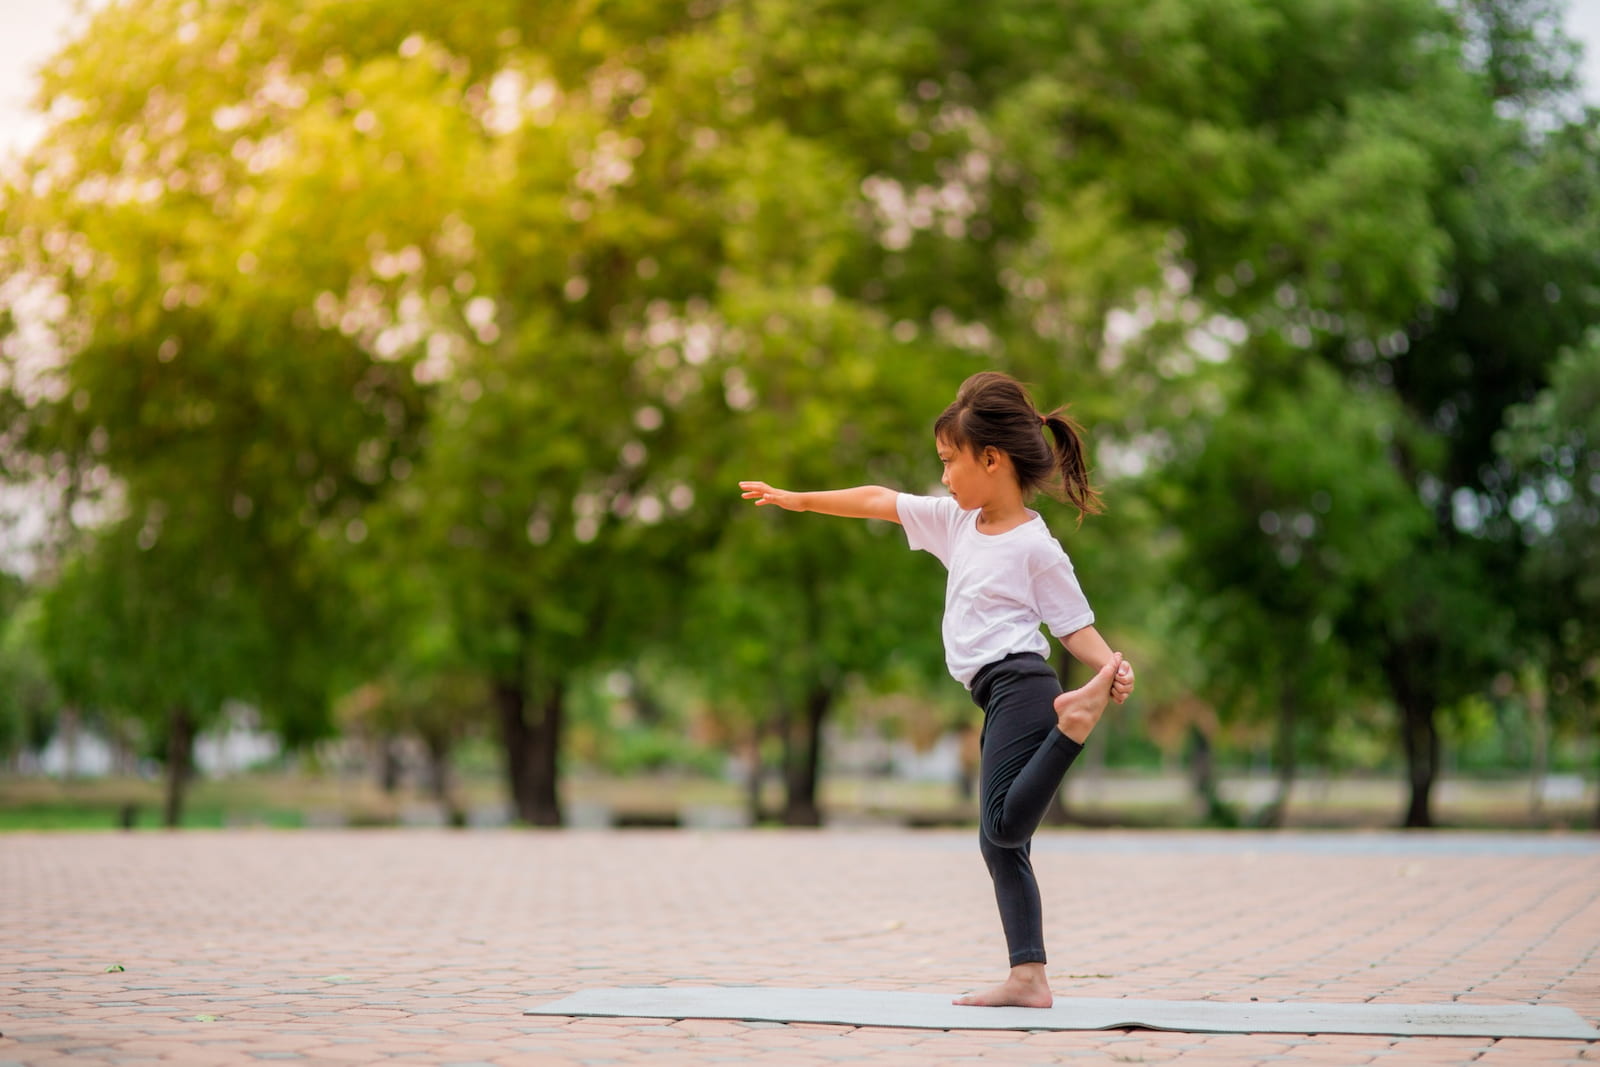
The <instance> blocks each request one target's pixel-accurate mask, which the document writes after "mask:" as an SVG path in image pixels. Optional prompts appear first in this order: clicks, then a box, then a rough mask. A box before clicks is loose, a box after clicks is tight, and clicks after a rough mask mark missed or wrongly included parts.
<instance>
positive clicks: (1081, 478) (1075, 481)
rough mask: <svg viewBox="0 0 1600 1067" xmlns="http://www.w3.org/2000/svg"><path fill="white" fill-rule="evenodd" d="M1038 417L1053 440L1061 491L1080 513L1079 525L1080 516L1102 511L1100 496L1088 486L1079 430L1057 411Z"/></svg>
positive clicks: (1081, 430) (1079, 517)
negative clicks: (1052, 436)
mask: <svg viewBox="0 0 1600 1067" xmlns="http://www.w3.org/2000/svg"><path fill="white" fill-rule="evenodd" d="M1039 417H1040V418H1041V419H1042V420H1043V421H1044V425H1045V426H1046V427H1047V428H1048V429H1049V430H1050V433H1051V434H1052V435H1054V437H1055V439H1056V443H1055V450H1054V451H1055V460H1056V468H1057V470H1059V471H1060V472H1061V491H1062V493H1063V494H1064V495H1065V496H1066V498H1067V503H1069V504H1071V505H1072V506H1073V507H1075V508H1077V509H1078V511H1079V512H1080V514H1079V516H1078V521H1079V522H1082V521H1083V516H1084V515H1098V514H1100V512H1101V511H1102V510H1104V508H1103V507H1102V505H1101V503H1100V493H1099V492H1098V491H1097V490H1096V489H1095V487H1094V486H1093V485H1092V484H1090V482H1089V460H1088V457H1087V455H1086V454H1085V451H1084V447H1083V438H1084V433H1083V427H1082V426H1079V425H1078V423H1077V421H1076V420H1075V419H1073V418H1071V417H1070V416H1068V415H1067V414H1066V413H1065V412H1064V411H1063V410H1062V409H1060V408H1057V409H1056V410H1054V411H1052V412H1050V414H1048V415H1041V416H1039Z"/></svg>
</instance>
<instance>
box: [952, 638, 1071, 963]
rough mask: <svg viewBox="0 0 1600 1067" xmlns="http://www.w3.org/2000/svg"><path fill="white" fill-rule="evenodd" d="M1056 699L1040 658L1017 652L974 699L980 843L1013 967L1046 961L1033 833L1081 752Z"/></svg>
mask: <svg viewBox="0 0 1600 1067" xmlns="http://www.w3.org/2000/svg"><path fill="white" fill-rule="evenodd" d="M1060 693H1061V684H1060V682H1058V681H1057V680H1056V674H1055V671H1054V670H1052V669H1051V667H1050V664H1049V663H1047V662H1046V661H1045V659H1044V657H1043V656H1040V655H1038V654H1037V653H1033V652H1018V653H1015V654H1013V655H1010V656H1007V657H1005V658H1004V659H1001V660H997V661H995V662H994V663H991V664H989V665H988V666H987V667H984V668H983V669H982V670H980V671H979V672H978V674H977V676H976V677H975V678H973V680H972V699H973V702H974V703H976V704H977V705H978V707H980V708H982V709H983V733H982V734H981V735H980V737H979V741H978V746H979V749H980V751H981V752H982V769H981V776H982V786H981V788H980V790H979V794H978V803H979V806H980V807H981V808H982V830H981V832H980V833H979V834H978V845H979V848H980V849H981V850H982V852H983V861H984V863H986V864H987V865H988V867H989V877H991V878H993V879H994V897H995V902H996V903H997V904H999V905H1000V925H1001V926H1002V927H1003V928H1004V929H1005V932H1006V948H1007V949H1008V950H1009V951H1010V953H1011V965H1012V966H1013V967H1015V966H1017V965H1018V964H1020V963H1044V962H1045V955H1044V919H1043V915H1042V912H1041V910H1040V905H1039V883H1038V882H1037V881H1035V880H1034V877H1033V864H1032V862H1031V861H1030V860H1029V858H1028V856H1029V852H1030V842H1031V841H1032V840H1033V832H1034V831H1035V830H1037V829H1038V828H1039V823H1040V822H1041V821H1042V820H1043V819H1044V815H1045V811H1046V810H1048V808H1049V807H1050V801H1051V799H1052V798H1053V797H1054V796H1055V795H1056V790H1057V789H1059V788H1061V779H1062V776H1063V775H1065V774H1066V773H1067V768H1068V767H1070V766H1071V765H1072V761H1073V760H1074V759H1075V758H1076V757H1077V755H1078V753H1079V752H1081V751H1083V746H1082V745H1080V744H1078V742H1076V741H1074V740H1072V739H1071V738H1070V737H1068V736H1067V735H1066V734H1064V733H1062V732H1061V731H1060V730H1059V729H1058V728H1057V726H1056V711H1055V698H1056V697H1057V696H1059V695H1060Z"/></svg>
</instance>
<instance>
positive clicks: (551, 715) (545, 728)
mask: <svg viewBox="0 0 1600 1067" xmlns="http://www.w3.org/2000/svg"><path fill="white" fill-rule="evenodd" d="M566 696H567V691H566V687H565V686H564V685H560V684H556V685H552V686H551V687H550V691H549V692H547V693H546V694H545V696H544V699H543V700H542V701H540V702H539V705H538V707H539V716H538V719H537V720H536V721H535V722H533V723H532V724H530V731H529V732H530V738H529V740H530V748H529V751H528V763H529V765H530V769H531V771H532V772H533V773H532V775H531V781H530V782H529V783H528V785H529V794H530V801H531V804H532V810H533V818H532V819H530V820H529V821H530V822H532V823H533V825H535V826H560V825H561V794H560V790H559V789H558V788H557V787H558V786H559V784H560V781H561V725H562V718H563V716H564V715H565V714H566Z"/></svg>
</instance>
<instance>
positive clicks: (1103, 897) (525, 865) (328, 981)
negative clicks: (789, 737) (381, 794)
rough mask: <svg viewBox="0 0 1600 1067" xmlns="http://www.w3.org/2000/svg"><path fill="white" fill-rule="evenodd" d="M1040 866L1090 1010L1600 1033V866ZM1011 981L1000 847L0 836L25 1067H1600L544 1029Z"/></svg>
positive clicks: (2, 988) (937, 841)
mask: <svg viewBox="0 0 1600 1067" xmlns="http://www.w3.org/2000/svg"><path fill="white" fill-rule="evenodd" d="M1035 866H1036V867H1037V869H1038V870H1039V873H1040V878H1041V882H1042V884H1043V887H1044V892H1045V909H1046V912H1045V921H1046V932H1047V936H1048V938H1049V943H1050V946H1051V949H1052V964H1051V975H1052V981H1053V984H1054V987H1055V990H1056V993H1057V995H1058V996H1061V995H1071V994H1072V993H1075V992H1076V993H1079V994H1081V995H1085V996H1097V997H1105V996H1136V997H1168V998H1173V999H1201V998H1206V997H1214V998H1219V999H1240V1000H1243V999H1248V998H1249V997H1259V998H1260V999H1262V1000H1273V999H1286V1000H1292V999H1307V1000H1322V1001H1360V1000H1383V1001H1391V1002H1421V1001H1450V1000H1462V1001H1466V1002H1482V1003H1506V1002H1511V1003H1540V1004H1555V1005H1563V1006H1567V1007H1571V1008H1573V1009H1575V1010H1576V1011H1577V1012H1578V1014H1579V1015H1581V1016H1583V1017H1585V1018H1587V1019H1588V1020H1590V1021H1600V955H1597V949H1600V838H1596V837H1590V836H1567V837H1561V836H1490V835H1451V834H1440V835H1415V836H1407V835H1400V834H1354V835H1342V834H1330V835H1315V834H1287V835H1271V836H1267V835H1246V834H1240V835H1226V834H1122V833H1090V832H1061V833H1056V832H1046V833H1045V834H1042V835H1041V837H1040V838H1039V840H1038V842H1037V843H1036V852H1035ZM1004 962H1005V953H1004V943H1003V940H1002V939H1001V936H1000V930H999V921H998V919H997V917H996V914H995V910H994V905H993V900H992V897H991V895H990V889H989V885H988V879H987V875H986V874H985V872H984V870H983V865H982V862H981V860H980V859H979V857H978V852H977V846H976V841H975V839H974V838H973V836H972V834H970V833H944V832H925V833H910V832H889V831H845V830H827V831H819V832H799V831H796V832H779V831H771V832H766V831H754V832H751V831H726V832H658V831H655V832H653V831H643V832H631V833H630V832H606V831H594V832H565V833H563V832H517V831H466V832H454V833H452V832H448V831H346V832H318V831H302V832H277V833H275V832H271V831H236V832H219V833H206V832H186V833H182V834H168V833H138V834H41V835H34V834H17V835H9V836H3V837H0V1031H3V1032H4V1037H3V1038H0V1065H4V1064H35V1063H39V1064H53V1065H59V1067H66V1065H69V1064H117V1063H156V1062H172V1063H190V1064H212V1063H215V1064H231V1063H251V1064H258V1063H261V1062H263V1061H274V1060H284V1061H292V1062H298V1063H324V1064H364V1063H378V1062H416V1063H425V1064H498V1065H505V1067H513V1065H523V1064H529V1065H533V1064H538V1065H543V1064H551V1065H556V1064H601V1063H619V1064H622V1063H636V1062H644V1061H647V1060H648V1061H649V1062H651V1063H654V1064H662V1065H672V1064H711V1063H719V1062H729V1063H733V1062H738V1063H754V1064H771V1065H777V1064H785V1065H787V1064H826V1063H832V1062H857V1061H860V1062H866V1063H872V1064H879V1065H890V1064H919V1065H921V1064H933V1063H964V1062H977V1061H980V1060H981V1061H986V1062H993V1061H999V1062H1005V1063H1030V1064H1031V1063H1041V1064H1043V1063H1073V1064H1078V1063H1084V1064H1096V1063H1140V1062H1144V1063H1158V1062H1159V1063H1167V1062H1172V1063H1181V1064H1185V1065H1208V1064H1214V1065H1229V1067H1235V1065H1241V1064H1274V1065H1275V1064H1290V1065H1292V1064H1318V1065H1327V1067H1339V1065H1351V1064H1366V1063H1377V1064H1384V1065H1389V1064H1467V1063H1473V1064H1481V1065H1485V1067H1494V1065H1499V1064H1521V1063H1539V1064H1543V1063H1580V1064H1600V1043H1595V1044H1586V1043H1583V1042H1564V1041H1532V1040H1520V1041H1519V1040H1499V1041H1495V1040H1489V1039H1476V1038H1405V1039H1393V1038H1384V1037H1359V1036H1358V1037H1349V1036H1340V1037H1334V1036H1322V1037H1318V1036H1305V1035H1194V1034H1165V1033H1151V1032H1141V1031H1113V1032H1104V1033H1102V1032H1096V1033H1031V1034H1030V1033H1007V1032H1001V1033H994V1032H949V1033H946V1032H938V1031H917V1030H894V1029H885V1028H873V1027H861V1028H853V1027H843V1026H804V1025H791V1026H785V1025H777V1024H759V1023H758V1024H744V1023H733V1022H720V1021H707V1020H686V1021H681V1022H674V1021H673V1020H597V1019H575V1020H568V1019H551V1018H540V1017H529V1016H524V1015H522V1011H523V1009H524V1008H525V1007H526V1006H528V1005H530V1004H533V1003H536V1002H540V1001H544V1000H547V999H554V998H556V997H559V996H562V995H564V994H566V993H569V992H573V991H575V990H578V989H581V988H587V987H592V986H616V985H648V984H655V983H683V984H695V985H706V984H717V983H723V984H740V985H743V984H773V985H789V986H856V987H859V988H863V989H900V990H919V991H938V992H949V993H952V994H955V993H959V992H963V991H966V990H968V989H971V988H974V987H976V986H978V985H980V984H987V983H989V982H992V981H994V980H996V979H998V978H999V977H1000V975H1001V974H1002V972H1003V971H1004ZM111 965H121V966H122V967H123V968H125V969H124V970H122V971H120V972H108V971H107V967H108V966H111Z"/></svg>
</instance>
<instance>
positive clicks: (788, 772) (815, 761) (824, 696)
mask: <svg viewBox="0 0 1600 1067" xmlns="http://www.w3.org/2000/svg"><path fill="white" fill-rule="evenodd" d="M832 704H833V690H831V689H829V688H828V687H827V686H825V685H820V684H819V685H816V686H813V687H812V689H811V691H810V692H809V693H807V694H806V701H805V706H804V709H803V711H804V713H805V719H804V721H802V722H801V723H800V727H801V737H800V738H799V739H798V742H797V740H796V738H795V732H794V730H793V729H790V730H788V731H786V732H785V747H786V748H787V750H788V751H787V753H786V758H785V759H784V771H785V777H786V782H785V784H786V786H787V788H786V789H785V796H784V809H783V822H784V825H785V826H821V825H822V810H821V808H820V807H818V805H817V781H818V779H819V778H820V776H821V769H822V721H823V719H825V718H826V717H827V714H828V708H829V707H830V706H832Z"/></svg>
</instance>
